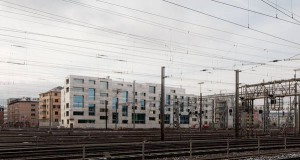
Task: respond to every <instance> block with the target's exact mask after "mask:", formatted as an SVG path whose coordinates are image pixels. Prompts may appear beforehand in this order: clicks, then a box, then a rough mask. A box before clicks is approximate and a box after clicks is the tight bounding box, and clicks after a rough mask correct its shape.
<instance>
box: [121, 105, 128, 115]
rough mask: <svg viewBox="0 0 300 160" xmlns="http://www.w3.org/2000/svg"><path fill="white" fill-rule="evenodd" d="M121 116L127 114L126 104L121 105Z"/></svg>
mask: <svg viewBox="0 0 300 160" xmlns="http://www.w3.org/2000/svg"><path fill="white" fill-rule="evenodd" d="M122 116H126V117H127V116H128V106H122Z"/></svg>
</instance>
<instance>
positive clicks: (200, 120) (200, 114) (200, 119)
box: [198, 82, 204, 132]
mask: <svg viewBox="0 0 300 160" xmlns="http://www.w3.org/2000/svg"><path fill="white" fill-rule="evenodd" d="M198 84H199V85H200V103H199V105H200V107H199V108H200V109H199V132H201V130H202V108H203V107H202V91H201V84H204V82H200V83H198Z"/></svg>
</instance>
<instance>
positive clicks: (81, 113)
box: [73, 111, 84, 116]
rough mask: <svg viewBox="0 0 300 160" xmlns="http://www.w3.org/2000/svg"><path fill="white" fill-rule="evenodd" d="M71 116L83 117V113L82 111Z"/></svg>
mask: <svg viewBox="0 0 300 160" xmlns="http://www.w3.org/2000/svg"><path fill="white" fill-rule="evenodd" d="M73 115H74V116H83V115H84V112H83V111H74V112H73Z"/></svg>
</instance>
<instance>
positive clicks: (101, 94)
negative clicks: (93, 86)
mask: <svg viewBox="0 0 300 160" xmlns="http://www.w3.org/2000/svg"><path fill="white" fill-rule="evenodd" d="M100 97H108V93H100Z"/></svg>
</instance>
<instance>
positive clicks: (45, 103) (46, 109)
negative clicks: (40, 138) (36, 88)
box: [39, 86, 62, 127]
mask: <svg viewBox="0 0 300 160" xmlns="http://www.w3.org/2000/svg"><path fill="white" fill-rule="evenodd" d="M61 90H62V87H60V86H58V87H55V88H53V89H51V90H49V91H47V92H44V93H41V94H39V97H40V98H39V127H50V126H51V127H57V126H59V122H60V120H61V107H60V105H61V100H60V99H61ZM50 121H51V122H50Z"/></svg>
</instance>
